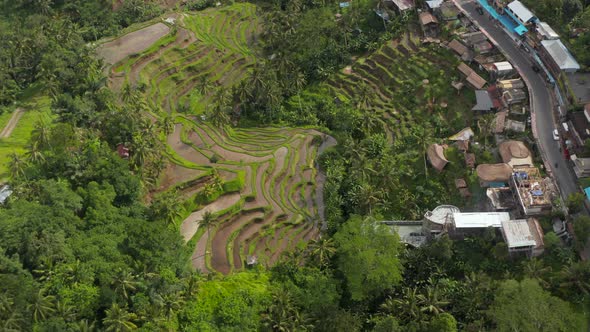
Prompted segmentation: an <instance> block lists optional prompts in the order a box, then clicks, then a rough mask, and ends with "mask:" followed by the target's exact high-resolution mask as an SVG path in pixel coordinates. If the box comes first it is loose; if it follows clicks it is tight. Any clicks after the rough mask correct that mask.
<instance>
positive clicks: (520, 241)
mask: <svg viewBox="0 0 590 332" xmlns="http://www.w3.org/2000/svg"><path fill="white" fill-rule="evenodd" d="M502 232H503V233H504V237H505V239H506V244H507V245H508V248H518V247H529V246H536V245H537V241H535V236H534V235H533V233H532V232H531V228H530V227H529V223H528V222H527V220H526V219H518V220H508V221H502Z"/></svg>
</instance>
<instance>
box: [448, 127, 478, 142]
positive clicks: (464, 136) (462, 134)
mask: <svg viewBox="0 0 590 332" xmlns="http://www.w3.org/2000/svg"><path fill="white" fill-rule="evenodd" d="M473 136H475V133H474V132H473V129H471V128H469V127H466V128H463V129H461V130H460V131H459V132H458V133H456V134H455V135H453V136H451V137H449V140H451V141H461V140H463V141H467V140H469V139H471V137H473Z"/></svg>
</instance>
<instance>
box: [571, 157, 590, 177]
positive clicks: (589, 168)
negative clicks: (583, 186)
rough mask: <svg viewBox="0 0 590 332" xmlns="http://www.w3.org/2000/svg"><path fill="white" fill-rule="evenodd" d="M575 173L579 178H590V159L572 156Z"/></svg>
mask: <svg viewBox="0 0 590 332" xmlns="http://www.w3.org/2000/svg"><path fill="white" fill-rule="evenodd" d="M570 158H571V160H572V164H573V167H574V173H576V176H577V177H578V178H584V177H588V176H590V158H578V157H577V156H576V155H575V154H573V155H571V157H570Z"/></svg>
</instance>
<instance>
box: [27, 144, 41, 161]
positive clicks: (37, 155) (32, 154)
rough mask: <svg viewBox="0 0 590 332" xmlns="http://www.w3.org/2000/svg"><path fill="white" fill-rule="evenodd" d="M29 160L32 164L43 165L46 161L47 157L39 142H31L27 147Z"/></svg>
mask: <svg viewBox="0 0 590 332" xmlns="http://www.w3.org/2000/svg"><path fill="white" fill-rule="evenodd" d="M27 150H28V151H27V159H28V161H29V162H31V163H42V162H44V161H45V155H44V154H43V151H42V150H41V149H40V148H39V145H38V143H37V142H31V143H30V144H29V146H28V147H27Z"/></svg>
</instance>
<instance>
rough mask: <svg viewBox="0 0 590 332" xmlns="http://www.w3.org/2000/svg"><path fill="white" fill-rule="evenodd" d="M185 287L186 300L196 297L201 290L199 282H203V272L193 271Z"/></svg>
mask: <svg viewBox="0 0 590 332" xmlns="http://www.w3.org/2000/svg"><path fill="white" fill-rule="evenodd" d="M184 280H185V283H186V285H185V287H184V288H185V289H184V298H185V300H188V299H190V298H192V297H194V296H195V295H196V294H197V292H198V291H199V284H200V282H201V274H200V273H198V272H196V271H192V272H191V273H190V274H189V276H188V277H186V278H185V279H184Z"/></svg>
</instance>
